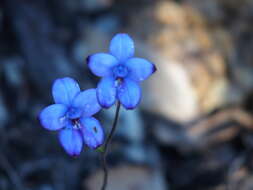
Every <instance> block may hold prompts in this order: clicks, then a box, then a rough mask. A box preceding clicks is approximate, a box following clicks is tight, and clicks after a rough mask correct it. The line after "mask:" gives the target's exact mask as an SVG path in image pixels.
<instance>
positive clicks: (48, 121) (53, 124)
mask: <svg viewBox="0 0 253 190" xmlns="http://www.w3.org/2000/svg"><path fill="white" fill-rule="evenodd" d="M66 112H67V107H66V106H65V105H63V104H53V105H50V106H48V107H46V108H44V109H43V110H42V111H41V113H40V116H39V119H40V123H41V125H42V126H43V127H44V128H46V129H48V130H58V129H61V128H62V127H64V125H65V122H64V115H65V113H66Z"/></svg>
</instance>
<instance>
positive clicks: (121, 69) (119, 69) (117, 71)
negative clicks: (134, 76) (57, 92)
mask: <svg viewBox="0 0 253 190" xmlns="http://www.w3.org/2000/svg"><path fill="white" fill-rule="evenodd" d="M113 74H114V76H115V77H116V78H124V77H126V76H127V74H128V69H127V67H126V66H124V65H117V66H116V67H114V68H113Z"/></svg>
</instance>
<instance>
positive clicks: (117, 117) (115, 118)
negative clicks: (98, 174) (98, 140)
mask: <svg viewBox="0 0 253 190" xmlns="http://www.w3.org/2000/svg"><path fill="white" fill-rule="evenodd" d="M119 111H120V102H117V107H116V112H115V117H114V120H113V124H112V129H111V131H110V133H109V135H108V137H107V139H106V141H105V144H104V146H103V150H102V165H103V170H104V179H103V185H102V188H101V190H105V189H106V186H107V181H108V167H107V162H106V156H107V151H108V146H109V144H110V142H111V140H112V137H113V135H114V133H115V131H116V127H117V123H118V120H119Z"/></svg>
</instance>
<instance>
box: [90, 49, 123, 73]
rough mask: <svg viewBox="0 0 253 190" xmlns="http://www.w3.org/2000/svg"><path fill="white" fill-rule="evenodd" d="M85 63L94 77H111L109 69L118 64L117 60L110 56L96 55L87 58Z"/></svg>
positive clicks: (104, 54)
mask: <svg viewBox="0 0 253 190" xmlns="http://www.w3.org/2000/svg"><path fill="white" fill-rule="evenodd" d="M87 63H88V66H89V68H90V70H91V71H92V73H93V74H94V75H97V76H99V77H105V76H109V75H111V73H112V71H111V69H112V67H114V66H115V65H117V64H118V60H117V59H116V58H115V57H114V56H112V55H110V54H107V53H97V54H94V55H91V56H89V57H88V59H87Z"/></svg>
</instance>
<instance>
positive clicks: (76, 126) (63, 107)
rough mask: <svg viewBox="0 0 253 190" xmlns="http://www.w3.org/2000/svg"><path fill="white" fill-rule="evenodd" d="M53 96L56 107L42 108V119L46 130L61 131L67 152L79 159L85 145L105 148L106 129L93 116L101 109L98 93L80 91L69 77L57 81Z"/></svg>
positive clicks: (54, 85)
mask: <svg viewBox="0 0 253 190" xmlns="http://www.w3.org/2000/svg"><path fill="white" fill-rule="evenodd" d="M52 93H53V98H54V101H55V104H52V105H50V106H48V107H46V108H45V109H43V110H42V111H41V113H40V116H39V119H40V122H41V125H42V126H43V127H44V128H46V129H48V130H52V131H56V130H60V132H59V140H60V143H61V145H62V146H63V148H64V149H65V151H66V152H67V153H68V154H69V155H72V156H77V155H79V154H80V153H81V151H82V147H83V144H85V145H87V146H88V147H89V148H92V149H95V148H97V147H98V146H100V145H102V144H103V141H104V132H103V129H102V127H101V125H100V123H99V121H98V120H96V119H95V118H94V117H92V115H94V114H95V113H97V112H98V111H99V110H100V109H101V107H100V105H99V104H98V102H97V97H96V90H95V89H89V90H85V91H80V87H79V85H78V83H77V82H76V81H75V80H74V79H72V78H69V77H66V78H61V79H57V80H55V82H54V84H53V88H52Z"/></svg>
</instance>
